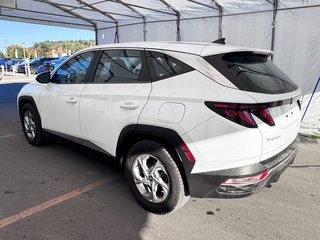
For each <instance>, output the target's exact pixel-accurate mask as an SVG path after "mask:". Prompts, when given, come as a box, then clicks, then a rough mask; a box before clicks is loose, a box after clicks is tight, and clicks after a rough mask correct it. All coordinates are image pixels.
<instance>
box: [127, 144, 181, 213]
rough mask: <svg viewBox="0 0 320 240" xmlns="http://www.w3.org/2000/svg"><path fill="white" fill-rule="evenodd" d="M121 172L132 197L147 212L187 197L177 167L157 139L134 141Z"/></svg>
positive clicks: (160, 210)
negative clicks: (123, 173)
mask: <svg viewBox="0 0 320 240" xmlns="http://www.w3.org/2000/svg"><path fill="white" fill-rule="evenodd" d="M125 173H126V178H127V182H128V185H129V188H130V190H131V192H132V193H133V195H134V197H135V198H136V200H137V201H138V203H139V204H140V205H141V206H142V207H143V208H145V209H146V210H148V211H150V212H153V213H157V214H166V213H169V212H172V211H175V210H176V209H178V208H180V207H181V206H182V205H183V204H184V203H185V202H186V200H187V197H186V196H185V191H184V184H183V180H182V177H181V174H180V171H179V168H178V166H177V164H176V163H175V161H174V159H173V156H172V155H171V154H170V153H169V151H168V149H167V148H166V147H165V146H164V145H162V144H160V143H157V142H154V141H151V140H144V141H141V142H138V143H137V144H135V145H134V146H133V147H132V148H131V150H130V151H129V153H128V157H127V161H126V168H125Z"/></svg>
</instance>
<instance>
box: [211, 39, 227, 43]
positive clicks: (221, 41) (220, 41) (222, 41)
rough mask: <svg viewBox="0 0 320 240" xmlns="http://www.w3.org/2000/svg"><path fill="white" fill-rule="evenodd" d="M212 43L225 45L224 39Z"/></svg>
mask: <svg viewBox="0 0 320 240" xmlns="http://www.w3.org/2000/svg"><path fill="white" fill-rule="evenodd" d="M212 43H217V44H226V39H225V38H219V39H217V40H214V41H213V42H212Z"/></svg>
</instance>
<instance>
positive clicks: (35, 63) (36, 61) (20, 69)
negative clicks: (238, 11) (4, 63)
mask: <svg viewBox="0 0 320 240" xmlns="http://www.w3.org/2000/svg"><path fill="white" fill-rule="evenodd" d="M53 59H57V58H35V59H32V60H31V61H30V71H31V74H36V73H37V67H38V66H40V65H42V64H43V63H44V62H45V61H50V60H53ZM17 72H19V73H25V65H24V64H19V65H18V68H17Z"/></svg>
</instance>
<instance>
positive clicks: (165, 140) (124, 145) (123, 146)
mask: <svg viewBox="0 0 320 240" xmlns="http://www.w3.org/2000/svg"><path fill="white" fill-rule="evenodd" d="M145 139H150V140H153V141H156V142H159V143H161V144H163V145H164V146H165V147H166V148H167V149H168V150H169V152H170V154H172V155H173V156H174V160H175V163H176V164H177V166H178V168H179V171H180V173H181V176H182V179H183V183H184V188H185V193H186V194H187V195H190V191H189V183H188V178H189V175H190V173H191V170H192V168H193V165H194V162H190V161H189V160H188V159H187V157H186V155H185V153H184V151H183V150H182V149H181V146H180V143H181V142H182V141H183V140H182V139H181V137H180V136H179V134H178V133H177V132H175V131H174V130H172V129H168V128H163V127H157V126H150V125H140V124H135V125H129V126H126V127H125V128H124V129H123V130H122V131H121V133H120V136H119V139H118V143H117V149H116V158H117V159H118V161H119V163H120V167H121V168H123V167H124V165H125V161H126V157H127V153H128V152H129V150H130V148H131V147H132V146H133V145H134V144H135V143H137V142H139V141H142V140H145Z"/></svg>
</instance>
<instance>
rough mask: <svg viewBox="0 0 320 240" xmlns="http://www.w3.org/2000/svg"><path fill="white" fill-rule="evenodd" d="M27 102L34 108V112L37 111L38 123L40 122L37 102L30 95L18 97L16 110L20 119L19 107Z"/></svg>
mask: <svg viewBox="0 0 320 240" xmlns="http://www.w3.org/2000/svg"><path fill="white" fill-rule="evenodd" d="M27 103H29V104H31V105H32V106H33V107H34V109H35V111H36V113H37V115H38V117H39V119H40V124H41V116H40V114H39V111H38V108H37V104H36V102H35V101H34V99H33V97H31V96H21V97H19V99H18V111H19V116H20V119H21V109H22V107H23V106H24V105H25V104H27Z"/></svg>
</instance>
